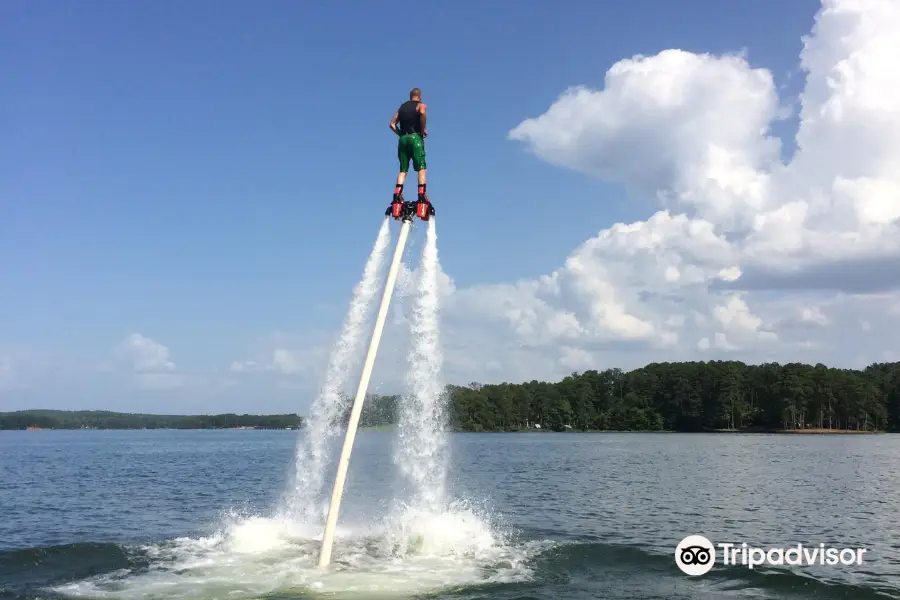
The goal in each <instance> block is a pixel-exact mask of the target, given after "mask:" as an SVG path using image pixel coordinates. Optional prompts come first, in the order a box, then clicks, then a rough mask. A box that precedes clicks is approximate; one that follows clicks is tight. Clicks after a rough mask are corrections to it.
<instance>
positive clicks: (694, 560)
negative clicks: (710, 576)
mask: <svg viewBox="0 0 900 600" xmlns="http://www.w3.org/2000/svg"><path fill="white" fill-rule="evenodd" d="M715 562H716V549H715V547H713V543H712V542H711V541H709V540H708V539H706V538H705V537H703V536H702V535H689V536H687V537H686V538H684V539H683V540H681V541H680V542H678V546H676V547H675V564H676V565H678V568H679V569H681V570H682V572H684V573H685V574H686V575H692V576H697V575H703V574H704V573H708V572H709V570H710V569H712V568H713V565H714V564H715Z"/></svg>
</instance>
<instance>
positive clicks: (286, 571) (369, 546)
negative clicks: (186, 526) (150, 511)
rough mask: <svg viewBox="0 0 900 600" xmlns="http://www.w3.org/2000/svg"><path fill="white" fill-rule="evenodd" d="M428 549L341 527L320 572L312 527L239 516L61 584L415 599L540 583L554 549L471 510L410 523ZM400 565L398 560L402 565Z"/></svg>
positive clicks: (135, 550) (153, 597) (150, 598)
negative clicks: (539, 569) (497, 529)
mask: <svg viewBox="0 0 900 600" xmlns="http://www.w3.org/2000/svg"><path fill="white" fill-rule="evenodd" d="M408 527H409V528H410V531H411V532H415V533H417V534H420V535H419V539H420V540H421V541H420V543H418V544H417V545H415V546H414V547H413V546H410V547H408V548H404V549H402V550H401V551H400V552H399V553H398V552H397V550H396V548H393V547H391V546H390V545H389V544H385V543H384V542H385V538H384V537H383V536H384V524H379V523H376V522H370V523H368V524H366V525H364V526H359V527H350V528H348V527H346V526H339V528H338V529H339V531H340V532H341V534H342V535H341V537H342V543H341V544H340V545H339V546H336V547H335V557H334V560H333V561H332V564H331V568H329V569H327V570H322V569H319V568H318V567H317V566H316V559H317V557H318V549H319V544H318V542H317V541H316V540H314V539H313V538H312V537H311V536H310V534H311V533H312V529H311V528H309V527H307V526H305V525H303V524H301V523H296V522H293V521H279V520H276V519H269V518H265V517H260V516H250V515H237V514H235V515H231V516H230V517H228V518H226V520H225V523H223V526H222V527H221V528H220V529H219V530H218V531H216V532H213V533H211V534H210V535H208V536H203V537H199V538H188V537H181V538H176V539H173V540H167V541H164V542H157V543H150V544H148V545H143V546H139V547H127V548H124V550H125V551H126V552H127V553H128V554H129V555H132V556H134V557H135V558H136V559H137V560H138V561H139V562H140V563H142V564H145V566H144V567H142V568H135V569H123V570H118V571H113V572H109V573H103V574H97V575H91V576H88V577H87V578H85V579H79V580H76V581H71V582H66V583H61V582H60V583H57V584H56V585H54V586H53V587H52V588H51V589H52V591H54V592H56V593H58V594H60V595H62V596H64V597H68V598H72V599H73V600H74V599H76V598H93V599H98V600H99V599H107V600H160V599H161V598H165V599H167V600H196V599H197V598H231V599H233V600H254V599H258V598H264V597H279V598H287V597H291V598H294V597H301V596H302V597H324V598H330V599H332V600H337V599H339V598H346V599H348V600H350V599H352V600H369V599H372V598H385V599H386V600H387V599H397V598H415V597H422V596H423V595H433V594H435V593H440V591H443V590H448V589H449V590H454V589H459V588H461V587H465V586H480V585H484V584H492V583H507V582H519V581H527V580H529V579H532V578H533V576H534V572H533V570H532V567H531V566H530V565H529V563H530V562H531V559H532V558H533V557H534V556H535V555H537V554H540V553H541V552H543V551H545V550H547V549H549V548H552V547H554V546H555V544H553V543H552V542H548V541H541V542H538V541H529V542H521V543H517V544H508V543H506V542H504V541H501V540H500V539H499V538H497V537H496V536H495V535H494V534H493V533H492V532H491V531H490V530H489V529H487V528H486V527H485V525H484V524H483V522H482V520H481V519H479V518H473V517H472V516H471V514H469V513H467V512H466V511H460V512H458V513H454V512H450V513H446V514H444V515H442V516H440V517H435V518H433V519H431V520H429V521H419V522H416V523H408ZM398 558H399V560H398Z"/></svg>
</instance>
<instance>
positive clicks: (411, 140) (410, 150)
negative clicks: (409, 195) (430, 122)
mask: <svg viewBox="0 0 900 600" xmlns="http://www.w3.org/2000/svg"><path fill="white" fill-rule="evenodd" d="M397 158H399V159H400V172H401V173H406V172H408V171H409V160H410V159H412V161H413V169H414V170H415V171H416V172H419V171H421V170H423V169H424V168H425V140H423V139H422V136H421V135H419V134H418V133H407V134H404V135H401V136H400V141H398V142H397Z"/></svg>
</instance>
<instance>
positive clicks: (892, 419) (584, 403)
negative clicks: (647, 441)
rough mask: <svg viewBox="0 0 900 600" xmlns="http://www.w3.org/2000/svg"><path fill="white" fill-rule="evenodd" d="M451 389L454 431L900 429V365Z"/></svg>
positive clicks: (684, 372) (654, 367) (773, 366)
mask: <svg viewBox="0 0 900 600" xmlns="http://www.w3.org/2000/svg"><path fill="white" fill-rule="evenodd" d="M448 392H449V396H450V415H449V420H450V424H451V425H452V427H453V428H454V429H455V430H457V431H517V430H521V429H526V428H529V427H534V425H535V424H536V425H538V426H540V428H541V429H550V430H554V431H566V430H576V431H590V430H605V431H683V432H697V431H721V430H730V431H780V430H808V429H831V430H852V431H900V363H878V364H872V365H870V366H868V367H866V368H865V369H863V370H853V369H836V368H829V367H826V366H825V365H822V364H817V365H814V366H813V365H806V364H801V363H789V364H785V365H779V364H777V363H767V364H761V365H747V364H744V363H742V362H738V361H709V362H681V363H653V364H649V365H647V366H645V367H642V368H639V369H635V370H633V371H629V372H624V371H622V370H620V369H607V370H605V371H585V372H584V373H580V374H579V373H573V374H572V375H570V376H568V377H566V378H564V379H563V380H562V381H559V382H555V383H547V382H541V381H530V382H528V383H521V384H509V383H502V384H497V385H480V384H477V383H474V384H470V385H468V386H465V387H456V386H450V387H449V389H448Z"/></svg>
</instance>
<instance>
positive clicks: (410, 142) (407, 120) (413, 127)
mask: <svg viewBox="0 0 900 600" xmlns="http://www.w3.org/2000/svg"><path fill="white" fill-rule="evenodd" d="M427 109H428V107H427V106H426V105H425V103H424V102H422V90H420V89H419V88H413V89H412V90H410V92H409V101H408V102H404V103H403V104H401V105H400V108H399V109H397V112H395V113H394V116H393V118H391V125H390V127H391V131H393V132H394V133H396V134H397V135H398V136H400V140H399V141H398V142H397V158H399V159H400V174H399V175H397V186H396V187H395V188H394V199H393V202H403V184H404V183H405V182H406V174H407V173H408V172H409V161H410V159H412V163H413V169H415V171H416V173H418V176H419V202H428V195H427V194H426V192H425V140H424V138H426V137H428V130H426V129H425V118H426V111H427Z"/></svg>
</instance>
